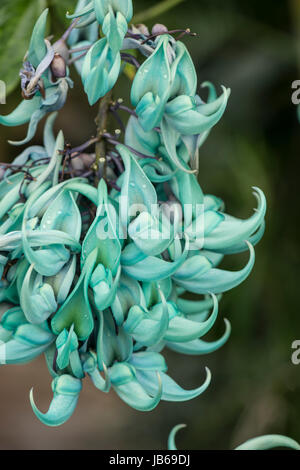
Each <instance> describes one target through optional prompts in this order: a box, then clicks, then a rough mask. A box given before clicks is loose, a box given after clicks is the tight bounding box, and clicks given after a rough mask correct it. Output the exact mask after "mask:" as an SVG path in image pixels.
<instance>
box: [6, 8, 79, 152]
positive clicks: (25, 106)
mask: <svg viewBox="0 0 300 470" xmlns="http://www.w3.org/2000/svg"><path fill="white" fill-rule="evenodd" d="M47 14H48V10H45V11H44V12H43V13H42V15H41V16H40V18H39V19H38V21H37V23H36V25H35V27H34V30H33V32H32V36H31V41H30V45H29V50H28V53H27V58H26V62H25V64H24V68H23V69H22V70H21V73H20V75H21V78H22V80H21V85H22V90H23V96H24V98H25V99H24V100H23V101H22V102H21V103H20V104H19V106H18V107H17V108H16V109H15V110H14V111H13V112H12V113H11V114H9V115H7V116H0V124H2V125H4V126H20V125H22V124H26V123H28V122H29V127H28V131H27V136H26V137H25V139H23V140H22V141H19V142H11V143H12V144H13V145H24V144H26V143H27V142H29V141H30V140H31V139H32V138H33V137H34V135H35V133H36V129H37V125H38V123H39V122H40V121H41V120H42V119H43V117H44V116H45V115H46V114H48V113H50V112H52V111H57V110H59V109H61V108H62V107H63V106H64V104H65V102H66V99H67V94H68V90H69V88H70V87H72V86H73V82H72V81H71V80H70V78H68V77H67V76H63V77H61V78H58V79H55V80H54V81H53V77H52V72H51V69H50V66H51V63H52V62H53V59H54V57H55V50H54V48H53V47H52V46H51V44H50V43H49V41H47V40H45V39H44V37H45V30H46V21H47Z"/></svg>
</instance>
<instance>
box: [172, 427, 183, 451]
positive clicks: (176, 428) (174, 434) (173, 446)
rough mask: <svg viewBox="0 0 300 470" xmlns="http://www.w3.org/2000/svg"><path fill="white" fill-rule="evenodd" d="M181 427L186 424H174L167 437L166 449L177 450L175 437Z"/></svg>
mask: <svg viewBox="0 0 300 470" xmlns="http://www.w3.org/2000/svg"><path fill="white" fill-rule="evenodd" d="M183 428H186V424H177V426H174V428H173V429H172V431H171V432H170V434H169V437H168V450H177V447H176V444H175V437H176V434H177V433H178V431H180V429H183Z"/></svg>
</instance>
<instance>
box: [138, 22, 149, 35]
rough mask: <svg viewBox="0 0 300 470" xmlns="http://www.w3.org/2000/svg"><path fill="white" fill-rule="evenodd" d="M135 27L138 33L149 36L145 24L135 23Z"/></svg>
mask: <svg viewBox="0 0 300 470" xmlns="http://www.w3.org/2000/svg"><path fill="white" fill-rule="evenodd" d="M136 28H137V30H138V32H139V33H141V34H144V35H145V36H149V29H148V28H147V26H146V25H145V24H137V25H136Z"/></svg>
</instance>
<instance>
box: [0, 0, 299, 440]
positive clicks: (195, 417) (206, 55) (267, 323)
mask: <svg viewBox="0 0 300 470" xmlns="http://www.w3.org/2000/svg"><path fill="white" fill-rule="evenodd" d="M41 3H43V2H39V1H28V0H27V1H21V0H13V1H12V0H10V1H6V0H2V2H1V7H0V18H1V19H0V22H1V23H0V26H1V32H0V61H1V63H3V57H6V58H7V59H6V60H7V63H6V64H7V65H6V66H5V67H4V68H3V66H1V68H0V75H2V76H0V78H1V79H3V76H5V79H7V78H6V77H9V80H8V83H13V81H14V79H15V78H14V77H15V75H14V73H13V70H15V73H16V74H17V73H18V69H19V65H20V64H19V65H18V63H19V61H20V60H21V58H22V56H23V55H24V52H25V50H24V49H25V47H26V46H25V44H26V40H25V39H26V37H27V36H28V34H29V31H30V28H31V27H32V24H33V21H34V19H35V17H36V15H37V14H38V9H39V7H40V6H41V5H40V4H41ZM47 3H48V4H50V8H52V9H53V10H52V18H53V19H52V25H51V32H52V31H54V34H56V35H57V34H58V32H59V31H60V30H61V28H62V26H63V23H64V21H65V20H64V10H67V9H68V10H70V11H73V7H74V4H75V1H72V0H68V1H66V2H65V1H61V0H52V1H50V2H47ZM135 3H136V7H137V9H138V12H141V11H143V9H144V8H145V9H148V8H151V7H153V6H155V5H156V4H157V2H155V1H153V0H151V1H150V0H137V1H136V2H135ZM299 3H300V2H299V0H290V1H281V2H274V1H273V0H265V1H264V2H262V1H261V0H260V1H259V0H247V1H244V2H241V1H240V0H226V2H224V1H222V0H186V1H185V2H183V3H182V4H179V5H178V6H177V7H176V8H174V9H172V10H170V11H168V12H167V13H165V14H164V15H162V16H160V17H159V18H157V19H155V18H153V19H152V20H151V21H149V23H147V24H149V26H150V25H151V24H152V23H154V22H155V21H159V22H160V23H165V24H167V25H168V26H169V27H170V28H172V29H173V28H187V27H189V28H191V30H192V31H195V32H197V33H198V38H190V37H186V38H185V42H186V44H187V45H188V47H189V49H190V52H191V55H192V57H193V59H194V61H195V64H196V67H197V70H198V76H199V82H200V83H201V82H202V81H205V80H211V81H213V82H214V83H215V84H216V85H218V86H220V85H221V84H224V85H226V86H229V87H231V88H232V95H231V97H230V101H229V106H228V109H227V111H226V113H225V116H224V118H223V119H222V122H221V123H220V124H219V125H218V126H216V128H215V129H214V130H213V131H212V133H211V134H210V136H209V138H208V140H207V142H206V143H205V145H204V146H203V148H202V149H201V152H200V174H199V180H200V183H201V185H202V186H203V189H204V191H205V192H207V193H214V194H216V195H218V196H220V197H222V198H223V199H224V200H225V202H226V205H227V207H228V211H229V213H232V214H235V215H237V216H245V217H246V216H248V215H249V214H250V213H251V211H252V207H254V205H255V200H254V198H253V197H252V195H251V186H253V185H256V186H259V187H261V188H262V189H263V190H264V191H265V193H266V195H267V199H268V205H269V207H268V215H267V229H266V234H265V237H264V238H263V240H262V242H261V243H260V245H259V246H258V247H257V250H256V253H257V261H256V265H255V268H254V270H253V273H252V274H251V276H250V278H249V279H248V280H247V281H246V282H245V283H244V284H243V285H242V286H240V287H238V288H237V289H235V290H233V291H232V292H230V293H227V294H226V295H224V298H223V300H222V302H221V305H220V311H221V315H222V314H223V315H224V316H226V317H228V318H229V320H230V321H231V323H232V328H233V332H232V336H231V338H230V340H229V342H228V344H227V345H226V346H225V347H223V348H222V349H221V350H220V351H218V352H216V353H214V354H213V355H211V356H210V357H202V358H200V359H199V358H193V357H181V356H180V355H176V354H175V353H170V354H169V357H168V362H169V364H170V370H171V371H172V374H173V376H174V378H175V379H177V380H178V381H179V382H181V383H184V384H186V383H188V382H189V383H190V386H191V387H192V386H194V385H197V384H199V383H200V382H201V380H202V379H203V368H204V365H208V366H209V367H210V368H211V370H212V373H213V381H212V384H211V386H210V388H209V389H208V390H207V392H206V393H205V394H204V395H202V396H201V397H200V398H199V399H197V400H193V401H192V402H187V403H182V404H179V405H178V404H170V403H168V404H162V405H160V406H159V407H158V409H157V410H155V411H154V412H151V413H149V414H141V413H137V412H135V411H128V410H125V408H124V407H122V406H120V407H119V408H118V409H117V416H116V421H118V420H119V421H120V423H123V424H120V425H119V426H118V425H117V424H114V425H112V426H110V422H109V421H105V420H103V419H102V407H103V402H102V398H101V397H100V396H99V395H98V396H97V397H98V398H97V397H95V396H94V395H93V400H94V402H93V413H94V414H96V415H98V416H99V424H97V426H96V430H97V432H96V433H95V428H93V429H94V432H93V433H92V432H90V434H89V427H88V425H87V424H86V426H85V427H81V431H80V433H79V434H78V437H77V440H76V438H74V439H73V440H72V444H70V445H71V446H74V447H72V448H76V447H77V448H83V446H84V448H103V447H105V446H110V448H116V447H117V446H118V448H123V449H126V448H163V447H164V445H165V442H166V437H167V435H168V432H169V430H170V429H171V428H172V426H173V425H175V424H177V423H180V422H185V423H186V424H187V425H188V427H187V429H185V430H184V431H182V432H181V433H180V435H179V436H178V439H177V444H178V447H179V448H194V449H213V448H227V449H228V448H233V447H234V446H236V445H238V444H240V443H241V442H243V441H245V440H246V439H248V438H250V437H253V436H255V435H259V434H264V433H280V434H287V435H289V436H291V437H293V438H294V439H297V440H299V439H300V424H299V423H300V366H298V367H297V366H295V365H293V364H292V363H291V359H290V358H291V352H292V350H291V344H292V342H293V340H295V339H300V320H299V307H298V291H299V281H300V276H299V272H300V256H299V240H300V223H299V216H298V213H299V204H300V200H299V156H298V153H299V148H300V125H299V123H298V121H297V117H296V108H295V106H294V105H293V104H292V103H291V83H292V82H293V81H294V80H296V79H299V78H300V70H299V68H298V67H299V63H300V60H299V53H298V52H297V51H299V49H300V48H299V43H300V40H299V38H300V34H299V27H298V25H299V24H300V20H299V17H298V16H297V15H298V13H297V12H299V11H300V7H299ZM9 5H10V7H9ZM11 5H14V16H15V18H14V20H13V21H14V22H15V23H14V25H15V26H14V27H18V29H17V33H16V32H14V33H13V28H14V27H13V26H3V25H4V23H5V21H4V16H3V14H2V13H3V11H4V12H6V13H5V14H6V15H11V14H12V8H11ZM24 5H26V8H25V9H24V10H21V9H20V10H17V8H22V6H23V7H24ZM33 5H34V6H33ZM2 8H3V10H2ZM5 8H6V9H5ZM17 11H19V13H18V14H17V13H15V12H17ZM22 11H23V14H22V15H21V16H20V12H22ZM53 15H54V16H53ZM20 24H22V25H23V24H26V28H25V29H26V32H24V31H25V29H24V30H23V33H21V32H20V31H21V29H19V26H18V25H20ZM5 28H12V29H7V31H9V33H7V32H6V33H5V31H6V29H5ZM27 28H28V29H27ZM16 34H23V36H22V38H20V37H19V39H17V40H16ZM26 35H27V36H26ZM25 36H26V37H25ZM4 38H5V42H4ZM9 47H10V48H14V53H13V54H12V49H11V52H10V53H9ZM9 61H11V62H9ZM5 74H7V75H5ZM77 85H78V86H77ZM9 86H10V85H9ZM199 90H200V89H199ZM200 92H201V90H200ZM118 96H120V97H123V98H124V99H125V101H127V103H129V100H128V79H127V78H126V77H124V78H123V79H122V80H121V85H120V88H119V89H118ZM18 101H19V92H18V91H16V92H14V94H13V95H11V96H10V97H9V99H8V104H7V105H6V106H2V107H1V109H3V113H5V112H9V111H10V110H11V109H13V108H14V105H15V104H16V102H18ZM95 114H96V109H95V110H94V109H91V108H89V106H88V104H87V100H86V98H85V96H84V95H83V93H82V89H81V86H80V82H79V80H77V79H76V86H75V88H74V90H73V91H72V93H71V95H70V97H69V100H68V103H67V106H66V108H65V109H64V110H63V111H62V113H61V115H60V117H59V119H58V123H57V129H58V128H59V127H63V128H64V132H65V135H66V138H67V141H68V142H70V143H72V145H74V146H75V145H77V144H80V143H82V142H83V141H84V140H86V139H87V138H89V136H90V135H91V134H92V133H93V132H94V116H95ZM0 135H1V139H0V152H1V155H2V156H3V157H2V159H8V160H9V159H11V158H12V157H13V156H14V155H16V154H17V151H18V150H16V149H14V148H11V147H9V146H8V145H7V144H6V140H7V139H9V138H14V140H17V139H18V138H19V137H20V138H21V137H22V136H23V135H24V128H22V127H21V128H20V129H17V130H16V129H13V130H12V129H4V128H2V129H0ZM40 137H41V134H40ZM40 137H39V138H40ZM237 258H238V261H236V257H233V258H232V259H230V260H229V262H228V267H229V266H230V268H232V267H233V266H236V268H239V267H240V266H241V265H242V264H243V263H244V262H245V259H246V258H245V255H241V256H240V257H237ZM232 263H236V264H234V265H233V264H232ZM217 326H218V328H217V333H218V334H220V333H221V332H222V331H223V324H222V321H221V320H220V321H219V323H218V325H217ZM32 367H34V366H32ZM16 372H17V371H16ZM29 373H30V369H28V374H29ZM0 378H1V371H0ZM0 398H1V388H0ZM21 399H22V400H23V396H22V395H21V396H20V398H18V400H19V401H20V400H21ZM82 400H84V399H82ZM103 400H105V399H103ZM0 401H1V400H0ZM12 406H13V405H12ZM24 406H25V404H24ZM6 407H7V408H9V406H8V404H6ZM80 409H81V411H80V412H78V413H81V412H82V416H83V415H84V412H85V403H81V406H80ZM122 413H123V414H122ZM109 415H110V416H112V417H113V416H114V410H113V409H111V410H110V412H109ZM122 417H123V418H122ZM79 418H80V416H79ZM91 419H92V416H91ZM122 419H123V421H122ZM10 422H11V413H10V414H9V415H7V414H6V415H4V417H3V415H2V425H3V428H4V429H5V425H6V426H9V425H10ZM31 426H32V427H31V430H33V431H32V432H34V430H36V432H37V430H38V436H39V439H38V442H34V443H33V442H32V441H30V440H29V441H28V447H29V448H30V445H32V446H34V448H41V447H43V448H55V446H56V448H58V447H60V446H61V448H64V441H63V440H62V441H59V440H56V441H55V435H61V436H66V435H68V433H72V430H73V428H72V426H73V425H72V423H71V424H70V426H69V427H63V429H62V431H61V433H62V434H59V432H58V433H57V432H56V434H54V433H53V432H52V433H51V431H49V430H47V429H44V428H42V427H39V425H38V424H37V423H32V424H31ZM21 429H22V428H21ZM23 430H24V427H23ZM125 431H126V432H125ZM16 432H18V431H17V430H16V431H15V433H16ZM50 436H51V438H50ZM0 438H1V433H0ZM14 439H15V440H14ZM0 441H1V439H0ZM19 441H22V434H21V431H20V434H19ZM16 442H17V441H16V438H15V437H12V438H11V440H10V441H9V443H8V444H7V445H8V446H11V447H12V448H14V446H16V445H17V444H16Z"/></svg>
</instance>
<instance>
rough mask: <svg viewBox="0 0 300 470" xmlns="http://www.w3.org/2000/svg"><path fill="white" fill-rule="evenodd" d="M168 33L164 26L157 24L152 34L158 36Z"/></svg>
mask: <svg viewBox="0 0 300 470" xmlns="http://www.w3.org/2000/svg"><path fill="white" fill-rule="evenodd" d="M167 32H168V28H167V27H166V26H165V25H164V24H160V23H157V24H155V25H154V26H153V28H152V34H153V35H154V36H156V35H158V34H165V33H167Z"/></svg>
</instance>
